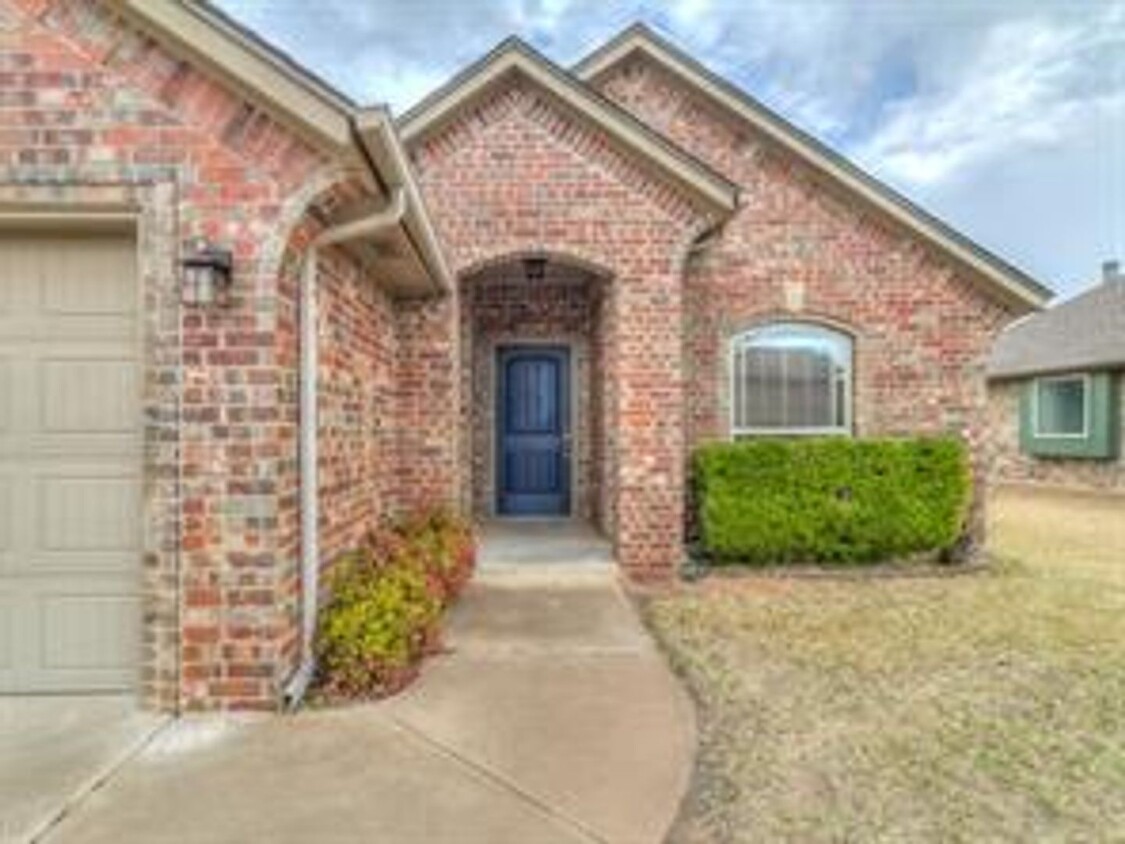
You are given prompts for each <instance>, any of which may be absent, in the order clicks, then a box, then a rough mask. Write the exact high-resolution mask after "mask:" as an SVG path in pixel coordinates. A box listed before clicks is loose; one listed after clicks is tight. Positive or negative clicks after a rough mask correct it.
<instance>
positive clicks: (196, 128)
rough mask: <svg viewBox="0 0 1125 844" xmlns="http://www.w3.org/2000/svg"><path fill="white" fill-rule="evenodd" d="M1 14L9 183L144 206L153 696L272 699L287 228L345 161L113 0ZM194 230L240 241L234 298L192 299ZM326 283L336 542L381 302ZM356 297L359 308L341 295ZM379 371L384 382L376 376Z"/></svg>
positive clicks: (171, 701)
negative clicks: (187, 259)
mask: <svg viewBox="0 0 1125 844" xmlns="http://www.w3.org/2000/svg"><path fill="white" fill-rule="evenodd" d="M0 19H2V20H3V25H2V26H0V74H2V75H3V87H2V88H0V105H2V108H0V172H2V173H3V176H2V181H0V200H3V201H4V202H5V203H6V204H12V205H16V206H17V207H18V205H19V203H21V202H26V203H33V204H49V205H52V206H58V207H63V208H67V207H73V208H75V209H80V208H82V207H84V206H86V205H89V204H104V203H106V202H111V203H120V204H122V205H123V206H125V207H129V208H135V209H137V213H138V218H139V221H140V231H139V238H140V243H141V249H140V251H139V254H138V262H139V264H140V267H141V277H142V282H143V284H144V288H145V289H144V300H145V307H146V312H145V320H144V322H145V338H144V341H145V348H146V367H147V369H146V373H145V400H144V401H145V419H146V465H145V495H146V499H145V502H144V514H145V537H146V553H145V559H144V561H143V568H144V604H145V607H144V618H145V622H144V636H145V641H144V654H143V665H142V669H143V677H142V686H143V695H144V698H145V700H146V701H147V702H148V703H149V704H150V705H153V706H158V707H161V708H165V709H174V708H178V707H185V708H192V709H201V708H230V709H247V708H254V709H258V708H272V707H274V706H275V705H276V701H277V692H278V688H279V685H280V683H281V682H283V681H284V679H285V676H286V674H287V672H288V670H289V669H290V668H291V666H292V650H293V646H294V635H295V629H296V628H295V621H296V616H295V612H296V594H295V589H296V571H297V558H296V545H297V542H298V541H299V536H298V534H297V530H296V525H295V522H296V386H297V385H296V359H297V351H296V348H297V347H296V333H295V325H296V311H295V304H294V303H295V298H294V294H295V286H293V285H292V284H291V281H292V279H293V278H295V275H294V273H295V269H296V267H297V265H298V264H299V261H300V257H301V252H302V244H303V242H304V239H303V236H302V235H300V233H299V232H297V228H296V227H297V224H298V223H299V222H300V221H301V220H302V219H303V218H304V215H305V212H306V210H307V208H308V207H309V206H310V204H311V203H313V202H318V203H321V204H324V196H325V195H326V194H329V193H331V191H330V190H329V189H330V188H331V186H332V185H333V184H335V183H338V182H340V181H341V180H342V179H343V178H344V176H342V175H341V173H340V172H339V170H338V165H337V163H336V162H333V161H331V160H329V159H328V158H327V157H326V156H325V155H324V154H322V153H320V152H318V151H316V150H314V149H312V148H311V147H309V146H308V145H307V144H306V143H305V142H304V141H302V140H300V139H298V138H297V137H295V136H294V135H292V134H291V133H290V132H289V131H288V130H287V129H286V128H285V127H284V126H282V125H281V123H279V122H278V121H277V120H275V119H274V118H273V117H272V116H271V115H270V114H269V113H268V112H266V111H265V110H263V109H262V108H260V107H258V106H256V105H254V104H253V103H250V102H248V101H247V100H246V99H245V98H244V97H242V96H240V95H238V94H236V93H234V92H232V91H231V90H228V89H227V88H225V87H223V86H222V85H220V84H219V83H218V82H216V81H215V80H214V79H212V78H211V77H209V76H207V75H206V74H205V73H203V72H201V71H200V69H199V68H197V67H195V66H193V65H192V64H191V63H189V62H187V61H185V60H183V59H182V58H180V57H179V56H177V55H175V54H173V53H172V52H170V51H169V50H166V49H165V48H164V47H162V46H161V45H160V44H158V43H156V42H154V41H153V40H152V39H151V38H149V37H148V36H146V35H144V34H143V33H140V32H138V31H136V30H134V29H133V28H132V27H131V25H129V24H128V23H127V22H125V21H124V20H123V19H121V18H119V17H118V16H116V15H115V14H113V13H112V12H110V11H107V9H106V7H104V6H102V5H99V4H96V3H94V2H90V0H6V2H5V3H2V4H0ZM345 193H347V192H345ZM329 205H330V204H329ZM327 210H328V211H331V210H332V209H331V207H327ZM295 232H297V234H295ZM200 236H205V237H207V238H209V239H211V240H213V241H215V242H217V243H219V244H221V245H224V246H227V247H229V248H231V249H232V250H233V251H234V256H235V279H234V288H233V289H234V295H233V297H232V301H231V302H230V304H229V306H227V307H215V308H208V309H193V308H189V307H184V306H181V305H180V294H179V274H178V259H179V255H180V253H181V250H182V249H183V248H184V245H185V244H187V243H188V242H189V241H191V240H193V239H195V238H197V237H200ZM326 282H327V286H328V288H329V290H330V294H329V295H330V297H331V301H332V303H331V304H330V307H329V310H328V313H327V315H326V321H327V323H326V324H327V325H328V326H329V328H330V335H329V339H328V342H327V346H328V351H329V358H330V361H333V362H332V363H330V364H329V370H330V372H331V371H333V370H335V369H336V367H337V364H338V367H339V370H340V372H341V373H342V374H339V375H331V377H330V378H329V385H330V389H329V393H328V394H327V395H326V411H327V414H328V416H329V417H330V418H333V419H334V420H339V421H342V422H343V423H344V424H345V426H347V430H346V431H345V432H343V433H341V434H339V435H334V437H332V438H330V441H329V443H328V449H327V457H326V461H327V466H326V469H327V476H328V477H327V483H328V484H329V489H328V490H327V497H328V499H329V500H330V501H332V502H333V503H340V507H341V512H342V513H347V514H349V516H340V517H337V514H336V511H335V510H334V509H333V510H330V522H329V524H328V525H327V527H328V534H329V547H332V548H334V547H337V546H338V545H341V544H343V543H345V542H346V541H347V540H348V538H349V537H350V536H351V535H353V534H354V532H355V528H354V527H353V526H352V525H350V524H348V523H347V521H348V518H349V517H350V518H351V520H352V521H354V519H355V516H356V514H357V513H358V512H359V510H360V505H359V504H358V503H357V499H358V497H359V496H360V495H362V493H351V492H349V493H347V494H345V493H344V492H343V489H344V485H345V484H346V483H347V481H348V479H349V478H350V475H347V474H346V473H348V472H352V471H353V470H352V469H351V468H350V467H349V468H346V469H345V468H343V467H344V464H345V463H347V462H348V461H349V460H350V459H351V457H352V456H353V455H355V454H357V453H359V452H360V451H363V450H364V448H366V446H361V445H357V444H356V442H355V441H354V440H353V437H358V436H359V434H360V433H366V432H364V431H363V424H364V423H362V422H359V421H358V420H356V419H354V418H353V417H352V416H351V415H350V413H351V409H352V406H353V404H354V403H355V402H356V401H357V400H358V399H357V397H356V381H355V378H354V376H349V375H348V374H347V373H348V370H351V369H361V368H364V367H365V366H366V365H367V361H364V360H362V358H363V357H364V356H366V355H370V356H371V357H372V358H373V359H374V358H376V357H379V358H380V359H381V360H382V359H385V358H386V357H387V356H388V355H389V354H390V352H389V351H388V348H387V347H386V346H385V344H384V345H379V344H378V343H376V342H372V343H371V344H370V345H368V346H364V347H362V348H361V349H360V350H359V351H357V352H356V353H355V354H354V355H352V354H344V353H343V352H338V351H337V346H338V344H339V343H341V342H345V338H346V337H347V336H348V335H351V334H356V335H359V334H364V333H365V332H367V331H368V328H369V326H370V325H372V324H374V323H375V322H378V321H379V320H380V319H382V318H383V316H384V315H385V313H386V311H387V307H386V305H385V303H380V302H378V301H376V300H375V299H371V300H370V301H368V300H367V299H364V296H365V295H367V294H362V293H358V292H356V293H351V292H345V290H344V285H345V282H344V281H343V280H342V279H336V278H327V279H326ZM287 285H288V287H287ZM337 301H338V302H339V304H337ZM344 302H347V305H348V306H353V305H354V306H356V307H359V308H360V310H361V312H362V313H361V315H349V316H347V317H344V316H342V315H341V314H342V310H341V308H343V307H344V305H343V304H342V303H344ZM376 312H377V315H376ZM363 320H367V322H364V321H363ZM385 335H386V331H382V332H381V334H380V336H381V337H383V338H384V341H385ZM384 341H380V342H384ZM181 342H182V354H181V351H180V349H181ZM372 366H373V368H375V369H378V370H379V371H380V372H385V371H386V369H385V365H384V364H380V365H379V366H375V365H374V364H372ZM380 367H382V368H381V369H380ZM374 388H375V389H377V390H379V391H380V392H383V391H385V386H384V385H382V384H380V383H379V381H378V378H376V384H375V387H374ZM178 400H182V401H178ZM374 451H377V450H373V452H374ZM343 499H346V501H344V500H343Z"/></svg>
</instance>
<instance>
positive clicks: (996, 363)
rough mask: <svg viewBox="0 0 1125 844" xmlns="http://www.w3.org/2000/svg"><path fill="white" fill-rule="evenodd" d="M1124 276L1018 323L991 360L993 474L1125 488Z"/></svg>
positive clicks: (1113, 267)
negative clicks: (1123, 449) (1124, 452)
mask: <svg viewBox="0 0 1125 844" xmlns="http://www.w3.org/2000/svg"><path fill="white" fill-rule="evenodd" d="M1123 405H1125V274H1122V272H1121V269H1120V265H1119V264H1118V262H1116V261H1107V262H1106V263H1105V265H1104V266H1103V268H1102V278H1101V280H1100V281H1099V283H1097V284H1095V285H1093V286H1092V287H1090V288H1089V289H1087V290H1084V291H1083V292H1082V293H1080V294H1079V295H1077V296H1074V297H1073V298H1070V299H1067V300H1066V301H1064V302H1059V303H1057V304H1054V305H1052V306H1051V307H1050V308H1049V309H1047V310H1045V311H1041V312H1039V313H1036V314H1033V315H1031V316H1028V317H1027V318H1026V319H1021V320H1018V321H1016V322H1014V323H1012V324H1011V325H1009V326H1008V327H1007V328H1006V329H1004V331H1003V332H1002V333H1001V334H1000V336H999V337H998V338H997V340H996V344H995V345H994V346H993V349H992V353H991V355H990V356H989V360H988V413H989V419H988V432H989V440H990V448H989V467H990V475H989V480H990V481H992V482H995V483H1013V484H1041V485H1044V486H1055V487H1067V488H1071V489H1078V490H1091V491H1092V490H1098V491H1108V490H1112V491H1117V492H1125V458H1123V457H1122V453H1121V444H1122V441H1123V440H1125V407H1123Z"/></svg>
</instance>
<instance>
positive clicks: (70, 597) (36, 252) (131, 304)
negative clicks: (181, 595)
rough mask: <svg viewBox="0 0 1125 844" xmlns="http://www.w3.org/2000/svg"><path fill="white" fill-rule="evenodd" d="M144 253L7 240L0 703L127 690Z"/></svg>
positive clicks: (0, 401) (1, 269)
mask: <svg viewBox="0 0 1125 844" xmlns="http://www.w3.org/2000/svg"><path fill="white" fill-rule="evenodd" d="M137 300H138V294H137V282H136V271H135V251H134V244H133V241H132V240H131V239H130V238H127V237H125V236H122V235H120V234H87V235H85V236H81V235H77V234H76V235H46V234H37V233H26V232H25V233H22V234H21V233H16V232H4V231H0V692H39V691H60V692H64V691H96V690H111V689H123V688H127V687H129V686H131V685H133V683H134V681H135V675H136V672H137V669H136V664H137V654H138V651H139V629H138V623H139V619H138V616H139V613H138V610H139V600H138V591H139V577H140V565H139V560H140V547H141V534H140V510H141V501H140V489H141V484H140V472H141V428H140V421H141V415H140V401H139V391H140V374H141V371H140V367H139V366H138V351H139V348H138V347H139V343H138V340H137V332H138V320H137V310H138V308H137Z"/></svg>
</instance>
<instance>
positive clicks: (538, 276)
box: [523, 257, 547, 281]
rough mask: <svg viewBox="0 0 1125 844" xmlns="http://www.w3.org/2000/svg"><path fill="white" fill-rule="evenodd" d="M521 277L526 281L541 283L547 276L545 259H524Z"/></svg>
mask: <svg viewBox="0 0 1125 844" xmlns="http://www.w3.org/2000/svg"><path fill="white" fill-rule="evenodd" d="M523 275H524V278H526V279H527V280H528V281H542V280H543V279H544V278H545V277H546V275H547V259H546V258H540V257H532V258H524V259H523Z"/></svg>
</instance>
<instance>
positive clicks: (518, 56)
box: [398, 38, 738, 215]
mask: <svg viewBox="0 0 1125 844" xmlns="http://www.w3.org/2000/svg"><path fill="white" fill-rule="evenodd" d="M512 74H516V75H519V76H521V77H523V78H525V79H527V80H530V81H531V82H532V83H534V84H535V85H536V86H538V87H539V88H542V89H544V90H546V91H547V92H548V93H549V94H551V95H552V96H553V97H555V98H556V99H558V100H559V101H561V102H562V103H564V104H565V105H566V106H567V107H569V108H570V109H573V110H574V111H575V112H577V113H578V114H580V115H581V116H583V117H584V118H586V119H587V120H589V121H591V122H592V123H593V124H594V125H596V126H597V127H598V128H599V129H600V130H602V131H603V132H605V133H606V135H608V136H609V137H610V138H612V139H613V140H614V141H615V142H617V143H618V144H620V145H621V146H623V147H624V148H625V149H627V150H629V151H630V152H631V153H632V154H634V155H636V156H638V157H639V158H640V159H641V160H642V161H644V162H646V163H647V164H649V165H650V166H651V167H653V168H655V169H656V170H657V172H659V173H661V174H662V175H664V176H665V177H666V178H670V179H671V180H672V181H673V182H674V183H675V184H677V185H678V186H680V187H681V188H683V189H685V190H686V191H688V193H689V195H691V196H694V197H696V198H697V199H698V200H702V201H703V202H704V203H705V204H706V206H708V207H710V208H712V209H713V210H715V211H718V212H720V213H722V214H723V215H726V214H729V213H730V212H732V211H733V210H734V209H735V208H736V207H737V205H738V187H737V186H736V185H735V184H733V183H732V182H730V181H729V180H728V179H727V178H726V177H724V176H722V175H721V174H719V173H717V172H716V171H715V170H713V169H711V168H710V167H709V166H708V165H706V164H704V163H703V162H702V161H700V160H698V159H697V158H695V157H694V156H692V155H691V154H690V153H688V152H686V151H684V150H682V149H680V148H679V147H677V146H676V145H675V144H673V143H672V142H671V141H669V140H668V139H667V138H665V137H664V136H663V135H661V134H659V133H657V132H654V131H653V130H652V129H650V128H649V127H648V126H646V125H645V124H643V123H642V122H641V121H639V120H637V119H636V118H635V117H634V116H633V115H631V114H629V113H628V112H627V111H625V110H624V109H622V108H620V107H619V106H618V105H616V104H615V103H612V102H610V101H609V100H608V99H606V98H605V97H602V96H601V95H600V94H598V93H596V92H595V91H593V90H592V89H590V88H588V87H587V86H585V85H583V84H582V83H580V82H579V81H578V80H577V79H575V78H574V77H573V76H572V75H571V74H569V73H567V72H566V71H565V70H563V69H562V68H561V67H559V66H558V65H556V64H554V63H553V62H552V61H551V60H550V59H548V58H546V57H545V56H544V55H542V54H541V53H539V52H538V51H536V50H535V49H533V48H532V47H530V46H529V45H528V44H526V43H525V42H523V41H521V40H520V39H518V38H509V39H507V40H505V41H503V42H501V43H500V44H499V45H498V46H497V47H496V48H495V49H493V50H492V51H491V52H489V53H488V54H487V55H485V56H484V57H483V58H482V59H480V60H479V61H477V62H475V63H474V64H472V65H470V66H469V67H467V68H465V69H464V70H463V71H461V72H460V73H458V74H457V75H456V76H454V77H453V78H452V79H451V80H450V81H449V82H448V83H446V84H445V85H443V86H442V87H441V88H439V89H438V90H436V91H434V92H433V93H432V94H430V95H429V96H427V97H425V98H424V99H423V100H422V101H421V102H419V103H418V104H417V105H415V106H414V107H413V108H411V109H410V110H409V111H407V112H406V113H405V114H403V115H402V116H401V117H400V118H399V121H398V127H399V132H400V133H401V134H402V138H403V140H404V142H406V143H408V144H409V143H411V142H412V141H415V140H418V139H419V138H421V137H424V136H425V135H427V134H429V133H431V132H434V131H436V130H437V129H439V128H441V127H442V126H444V125H446V123H447V122H448V121H449V120H451V119H452V118H453V117H454V115H455V114H457V113H458V112H459V110H460V109H461V108H462V107H463V106H464V105H465V104H466V103H468V102H471V101H473V100H475V99H476V98H478V97H480V96H481V95H482V94H484V92H486V91H487V90H489V89H490V88H491V87H492V86H493V85H495V84H496V83H497V82H498V81H499V80H502V79H507V78H510V76H511V75H512Z"/></svg>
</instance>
